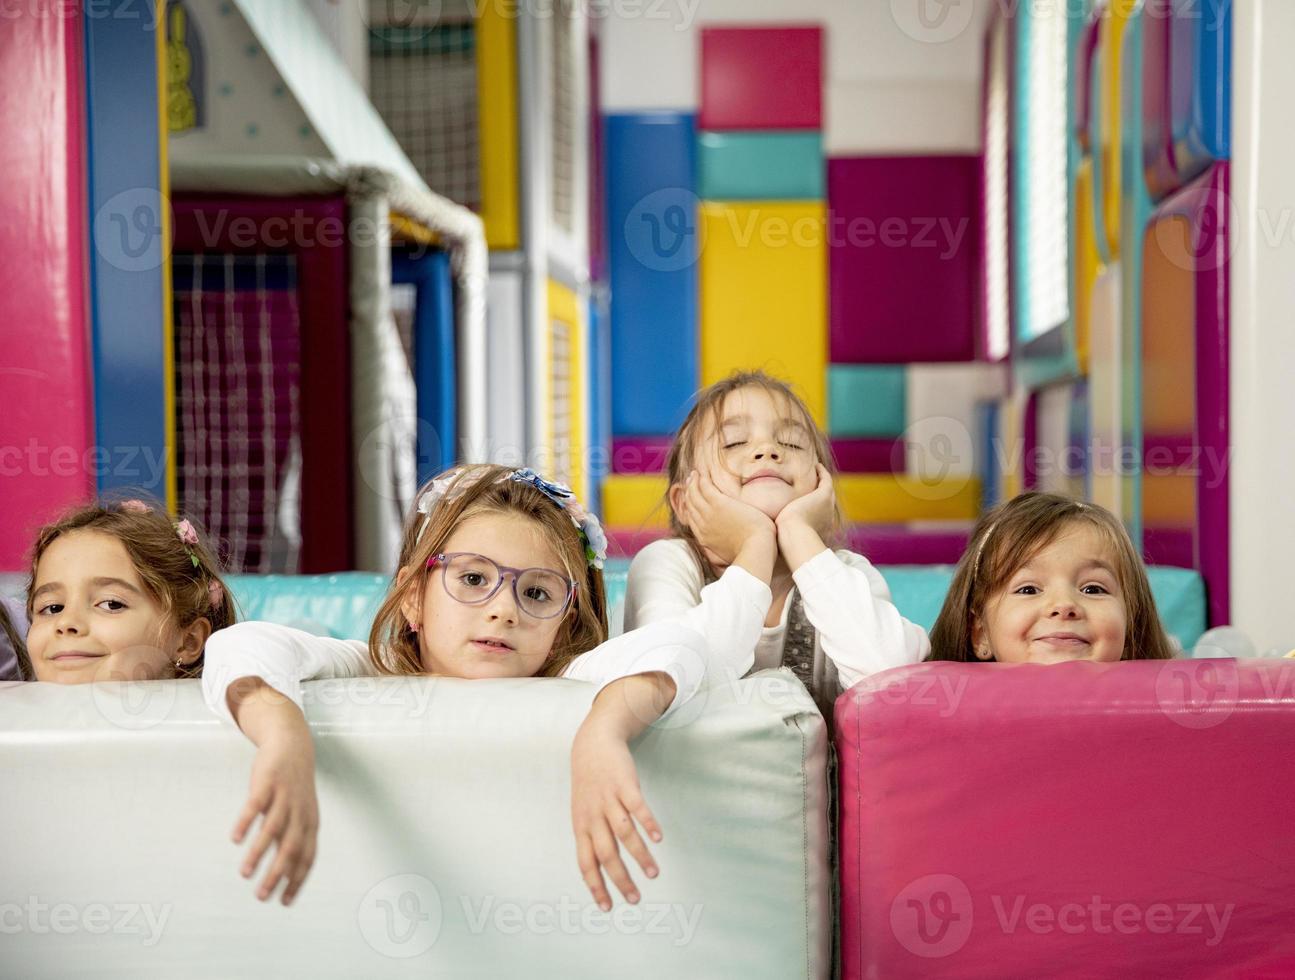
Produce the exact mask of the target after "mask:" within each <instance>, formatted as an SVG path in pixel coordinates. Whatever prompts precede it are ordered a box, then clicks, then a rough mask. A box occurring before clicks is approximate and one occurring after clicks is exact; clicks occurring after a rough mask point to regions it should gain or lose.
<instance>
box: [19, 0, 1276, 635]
mask: <svg viewBox="0 0 1295 980" xmlns="http://www.w3.org/2000/svg"><path fill="white" fill-rule="evenodd" d="M920 6H921V5H920V4H916V3H914V4H908V3H891V4H871V3H868V4H863V3H844V2H836V0H812V2H808V3H797V4H791V3H786V2H778V0H759V2H753V0H745V2H738V0H688V2H684V0H678V2H668V3H661V4H648V5H631V4H616V3H613V4H610V5H603V6H600V7H598V8H597V9H595V8H591V7H588V6H586V5H581V4H578V3H575V2H565V0H563V2H558V3H555V4H552V5H546V6H545V8H544V10H543V11H537V10H536V9H532V8H531V6H528V5H527V4H523V3H511V2H501V3H490V4H474V3H470V2H468V0H444V2H442V3H437V4H410V5H405V6H404V7H402V6H401V5H392V4H388V3H385V2H365V3H361V2H358V0H357V2H355V3H340V2H332V0H281V2H278V0H276V2H274V3H270V2H267V0H165V2H159V3H158V5H157V7H156V8H155V9H154V10H153V11H152V16H140V17H135V18H131V19H128V18H121V17H103V16H99V15H98V14H97V12H96V11H97V8H95V7H92V6H89V5H68V4H63V5H54V4H50V5H48V11H47V12H48V13H49V16H45V17H41V18H32V19H28V20H22V21H19V22H16V23H15V26H14V28H13V30H14V31H16V32H17V33H14V34H12V36H11V38H10V39H11V40H12V41H13V43H9V41H8V40H7V41H6V44H5V45H4V51H3V52H2V53H0V71H3V77H4V78H5V79H8V80H10V82H11V84H10V85H9V86H7V90H8V91H9V92H11V93H12V92H13V91H14V90H15V87H17V86H18V85H19V83H20V82H21V87H22V88H23V90H24V91H27V92H33V91H35V92H37V93H38V95H39V98H40V104H42V105H47V106H53V107H55V110H56V111H55V112H54V115H53V116H52V117H51V118H49V119H45V118H42V120H41V122H40V124H39V125H34V124H33V122H32V118H33V117H32V115H31V108H30V107H31V104H32V103H31V101H30V99H27V98H24V99H16V98H14V97H13V95H12V94H10V95H6V96H5V97H3V98H0V125H2V126H3V127H4V129H5V131H6V133H10V134H13V133H19V134H27V136H26V137H25V138H23V139H9V140H7V142H6V145H7V147H8V148H7V149H6V150H5V151H4V153H5V155H6V160H7V161H8V162H9V164H10V166H9V168H8V173H10V174H11V180H9V181H8V182H7V183H6V190H5V191H4V192H0V209H2V215H0V217H3V220H2V221H0V227H2V228H3V229H4V231H3V232H2V233H0V234H3V235H4V236H6V237H5V238H4V245H3V247H4V251H5V255H6V256H8V257H9V258H10V261H9V262H8V263H7V264H6V271H5V277H6V282H7V283H8V284H9V285H10V288H9V289H8V290H5V291H3V293H2V298H0V302H2V303H3V304H4V316H3V317H0V322H3V323H4V324H5V325H4V327H3V328H0V329H3V331H4V334H3V335H4V341H5V348H6V351H7V363H6V370H5V371H4V373H3V374H0V383H2V384H3V386H4V390H3V397H4V398H5V402H6V404H7V405H12V406H13V410H11V411H8V412H6V413H5V414H4V415H3V417H2V418H0V437H2V438H0V448H3V451H4V452H5V453H6V454H7V455H6V457H5V458H6V460H13V461H14V462H13V466H10V467H9V468H8V469H6V475H5V476H4V478H3V494H4V498H3V504H4V508H3V517H2V518H0V567H3V568H5V569H10V570H18V569H21V567H22V563H23V554H24V550H25V548H26V546H27V544H28V542H29V541H30V534H31V531H32V529H33V528H34V527H35V526H37V525H38V524H39V523H40V522H41V521H43V520H45V519H46V518H48V517H49V516H50V515H51V514H52V513H54V512H56V511H57V510H58V509H60V508H61V507H63V506H65V505H67V504H69V503H71V502H74V501H76V500H80V499H84V498H85V497H87V496H88V495H90V494H92V493H95V492H106V493H116V492H126V491H130V492H136V491H139V490H142V491H144V492H148V493H151V494H153V495H155V496H157V497H159V498H161V499H163V500H165V501H166V502H167V503H168V504H169V505H170V506H172V507H180V508H184V509H185V510H186V511H188V512H192V513H194V515H195V516H196V517H198V518H200V519H201V520H202V521H203V522H204V523H205V524H207V525H208V526H209V527H210V528H211V530H212V531H213V533H214V534H216V536H217V537H218V538H219V539H220V540H221V541H222V542H223V543H224V546H225V547H226V549H227V551H228V553H229V556H230V558H231V562H232V564H233V565H234V566H235V568H236V570H246V571H287V572H293V571H300V572H307V571H330V570H338V569H345V568H355V567H358V568H372V569H386V568H389V567H390V563H391V561H392V559H393V555H394V547H395V542H396V538H397V536H398V533H399V522H400V517H401V514H402V513H403V512H404V511H405V510H406V509H407V508H408V506H409V503H410V501H411V499H412V494H413V493H414V490H415V488H416V486H417V484H418V482H419V481H420V480H422V479H425V478H426V477H427V476H429V475H430V474H431V473H433V472H435V471H436V470H437V469H439V468H441V467H443V466H445V465H448V464H449V463H450V462H452V461H454V460H457V459H470V460H475V459H492V460H497V461H501V462H513V463H516V464H521V463H528V464H530V465H534V466H536V467H537V468H540V469H542V470H545V471H546V472H548V473H550V474H552V475H554V476H556V477H557V478H559V479H562V480H565V481H566V482H569V483H571V484H572V485H573V486H574V487H575V488H576V489H577V491H578V492H579V493H580V494H582V495H583V496H587V497H589V498H590V499H592V500H593V501H595V502H596V505H597V506H599V507H600V508H601V511H602V513H603V515H604V517H605V520H606V522H607V523H608V524H609V526H610V527H611V529H612V532H613V533H612V538H613V546H614V549H615V550H616V551H617V553H618V554H620V555H621V556H625V557H627V556H629V555H632V554H633V552H634V551H635V550H636V549H637V548H638V547H639V546H641V544H642V543H644V542H645V541H647V540H650V539H651V538H653V537H655V536H657V535H659V534H661V533H663V528H664V524H665V510H664V507H663V506H662V502H663V498H664V493H665V489H666V487H665V483H664V479H663V477H662V475H661V468H662V464H663V462H664V456H665V449H666V447H667V446H668V441H669V438H670V436H671V434H672V432H673V431H674V430H675V429H676V427H677V426H678V424H679V422H680V421H681V420H682V418H683V416H684V414H685V412H686V411H687V408H688V406H689V403H690V399H691V398H692V396H693V395H694V393H695V392H696V391H697V390H698V389H699V388H700V387H702V386H704V385H706V384H708V383H710V382H712V381H714V380H716V379H718V378H721V377H723V376H725V375H726V374H728V373H730V372H731V371H734V370H740V369H755V368H761V369H765V370H767V371H770V372H772V373H774V374H777V375H779V376H781V377H785V378H787V379H788V380H790V381H792V382H793V383H794V384H795V385H796V387H797V388H798V390H799V391H800V392H801V394H802V395H803V396H804V397H805V399H806V401H807V402H808V403H809V405H810V406H811V408H812V410H813V412H814V414H815V416H816V418H817V419H818V420H819V421H820V423H821V424H822V425H823V426H824V427H825V428H826V429H827V431H828V432H829V434H830V436H831V440H832V445H833V450H834V452H835V454H836V457H837V462H838V464H839V466H840V468H841V471H842V476H841V479H840V481H839V493H840V497H841V501H842V504H843V506H844V510H845V513H846V516H847V518H848V520H849V523H850V527H849V535H850V540H851V543H852V546H853V547H855V548H856V549H858V550H861V551H863V552H864V553H866V554H868V555H870V556H871V557H873V558H874V560H876V561H878V562H880V563H884V564H892V565H895V564H902V565H913V564H930V563H949V562H952V561H955V560H956V559H957V558H958V556H959V555H960V554H961V552H962V549H963V548H964V546H965V543H966V539H967V534H968V531H969V528H970V526H971V523H972V522H973V521H974V520H975V518H976V516H977V515H978V514H979V513H980V512H981V510H982V509H983V508H984V507H985V506H987V505H990V504H992V503H994V502H995V501H997V500H1000V499H1002V498H1003V497H1004V496H1006V495H1010V494H1012V493H1015V492H1017V491H1019V490H1021V489H1025V488H1030V487H1040V488H1046V489H1055V490H1062V491H1065V492H1070V493H1075V494H1078V495H1081V496H1085V497H1088V498H1090V499H1092V500H1095V501H1097V502H1100V503H1102V504H1104V505H1106V506H1108V507H1111V508H1112V509H1114V510H1116V511H1117V512H1118V513H1120V514H1121V515H1122V516H1123V517H1124V519H1125V521H1126V522H1127V524H1128V526H1129V528H1130V530H1131V532H1132V533H1133V534H1134V536H1135V539H1136V540H1137V541H1138V542H1139V544H1140V545H1141V546H1142V548H1143V549H1144V552H1145V553H1146V555H1147V557H1148V560H1149V561H1151V562H1152V563H1154V564H1158V565H1165V566H1173V567H1181V568H1186V569H1190V570H1193V571H1194V572H1196V573H1197V574H1198V575H1199V582H1200V583H1201V590H1202V591H1201V594H1202V595H1203V596H1204V597H1205V598H1204V599H1203V600H1202V602H1203V603H1204V604H1205V609H1206V613H1207V617H1208V621H1209V622H1211V623H1214V624H1219V623H1226V622H1229V621H1233V620H1237V621H1241V620H1244V621H1245V623H1247V624H1252V625H1254V626H1255V627H1256V628H1255V630H1254V632H1255V633H1256V635H1257V636H1260V637H1262V640H1261V646H1266V645H1268V644H1270V643H1271V644H1276V643H1278V642H1279V639H1280V637H1279V635H1278V634H1279V632H1280V629H1279V627H1278V626H1277V625H1276V624H1275V623H1273V622H1272V621H1271V620H1270V619H1269V618H1268V614H1267V612H1266V611H1265V610H1266V609H1267V608H1268V605H1270V604H1268V603H1264V602H1261V601H1258V600H1255V599H1253V598H1252V596H1253V595H1254V594H1255V593H1254V585H1253V584H1251V585H1249V586H1248V587H1247V588H1246V589H1245V590H1244V592H1245V595H1244V597H1242V596H1241V594H1240V591H1239V590H1238V589H1237V586H1236V583H1237V582H1238V581H1239V580H1240V579H1242V578H1244V579H1245V580H1246V581H1247V582H1250V581H1251V578H1247V576H1250V577H1253V573H1252V571H1251V566H1252V565H1253V562H1252V561H1249V560H1248V558H1249V556H1251V555H1252V554H1253V552H1254V549H1255V548H1256V547H1258V546H1259V543H1260V542H1261V541H1262V540H1263V537H1264V530H1263V528H1264V527H1265V526H1267V527H1268V528H1269V530H1270V532H1271V533H1272V534H1275V535H1276V536H1277V540H1281V541H1288V539H1290V540H1289V543H1290V544H1291V545H1292V546H1295V531H1292V529H1291V528H1290V526H1289V523H1290V522H1289V521H1288V520H1287V519H1286V518H1285V517H1284V516H1283V515H1281V514H1280V513H1276V512H1275V511H1274V507H1273V506H1269V507H1251V506H1250V505H1249V504H1247V505H1246V506H1245V507H1238V506H1237V494H1238V491H1239V488H1238V485H1237V474H1238V473H1245V474H1247V477H1246V481H1247V485H1251V484H1253V483H1254V482H1255V481H1259V482H1260V483H1262V482H1263V480H1264V479H1265V474H1268V473H1273V474H1278V473H1281V472H1284V471H1283V470H1281V469H1280V462H1279V460H1280V459H1281V458H1284V456H1283V454H1282V453H1281V452H1280V451H1279V450H1278V449H1277V448H1276V447H1275V446H1274V444H1273V437H1272V436H1268V437H1264V438H1260V437H1259V436H1256V435H1255V434H1256V433H1263V432H1272V426H1273V425H1274V424H1275V423H1274V422H1273V418H1274V415H1275V414H1276V415H1280V406H1278V407H1276V408H1275V407H1274V406H1273V405H1272V404H1271V403H1270V402H1269V401H1265V400H1264V398H1262V397H1258V396H1257V395H1255V394H1253V392H1255V391H1260V392H1267V391H1269V389H1270V388H1271V387H1272V385H1271V384H1263V383H1261V382H1260V383H1258V387H1257V388H1256V385H1255V383H1250V382H1248V383H1247V385H1246V386H1245V387H1244V388H1240V389H1239V388H1238V381H1237V379H1238V378H1239V377H1240V378H1246V379H1254V378H1262V377H1265V376H1264V375H1263V374H1262V372H1258V373H1256V372H1257V371H1258V368H1257V367H1256V365H1257V364H1258V363H1259V362H1262V361H1264V360H1265V359H1266V356H1267V355H1268V353H1269V352H1272V351H1276V352H1278V356H1275V358H1274V361H1273V363H1274V364H1275V365H1282V364H1288V363H1290V358H1288V357H1287V356H1286V355H1288V354H1289V353H1290V351H1288V350H1287V349H1286V348H1285V347H1283V346H1281V344H1280V343H1279V342H1278V341H1277V340H1275V339H1273V338H1272V337H1270V336H1269V334H1270V333H1271V331H1272V330H1273V329H1274V328H1273V327H1272V326H1271V325H1272V324H1273V323H1276V322H1279V321H1280V318H1281V317H1282V316H1284V315H1287V314H1288V313H1289V311H1290V309H1292V308H1295V303H1292V302H1291V297H1289V296H1287V295H1285V294H1284V293H1282V292H1281V287H1280V285H1278V284H1279V283H1280V282H1282V281H1285V280H1283V278H1282V276H1283V275H1284V273H1283V272H1282V270H1283V269H1284V268H1285V265H1284V264H1283V263H1284V262H1285V258H1286V257H1287V256H1286V248H1287V246H1288V245H1289V244H1290V243H1289V242H1287V241H1286V238H1285V237H1284V236H1283V235H1282V232H1281V228H1283V227H1284V226H1283V225H1281V222H1280V219H1281V215H1282V213H1283V208H1286V207H1287V206H1286V205H1285V204H1283V200H1284V199H1283V198H1282V190H1281V188H1282V187H1283V186H1284V185H1283V184H1282V183H1281V181H1280V180H1279V179H1277V178H1275V177H1273V178H1270V177H1269V176H1268V174H1269V173H1270V172H1271V171H1270V169H1269V168H1268V166H1265V167H1262V168H1258V169H1256V168H1254V167H1253V166H1252V167H1251V169H1250V170H1249V171H1246V172H1242V170H1241V167H1240V166H1239V162H1240V161H1242V160H1249V161H1251V162H1252V163H1253V161H1254V160H1263V161H1269V160H1276V159H1279V158H1280V155H1281V153H1282V152H1284V149H1285V148H1284V146H1283V145H1282V144H1281V143H1280V137H1279V135H1278V134H1277V130H1279V129H1280V128H1281V127H1274V126H1272V125H1270V126H1268V127H1267V128H1264V127H1261V126H1260V125H1259V124H1258V120H1259V118H1260V117H1261V116H1262V115H1263V113H1265V112H1268V113H1271V112H1273V111H1275V109H1274V105H1275V103H1274V102H1273V100H1274V98H1275V96H1274V93H1275V92H1277V91H1279V90H1280V89H1281V88H1282V84H1283V81H1284V76H1283V74H1282V70H1283V69H1282V65H1281V64H1280V59H1275V58H1274V57H1273V56H1271V55H1270V54H1268V53H1267V49H1266V48H1265V46H1264V45H1265V42H1264V41H1263V39H1262V37H1261V36H1260V32H1259V31H1258V30H1257V29H1256V28H1254V26H1253V25H1254V20H1253V17H1252V12H1251V11H1250V10H1247V11H1246V12H1245V13H1244V14H1241V13H1238V12H1237V11H1235V10H1234V9H1233V5H1232V4H1229V3H1226V2H1223V0H1182V2H1175V3H1168V2H1163V3H1161V2H1145V3H1133V2H1117V0H1109V2H1105V0H1091V2H1087V3H1057V4H1047V3H1044V4H1000V3H995V2H989V0H983V2H977V3H970V2H968V3H964V4H959V5H950V6H949V7H948V8H947V9H946V11H945V14H946V16H942V17H937V18H931V17H923V16H922V15H921V14H922V11H921V10H920V9H919V8H920ZM43 9H44V8H43ZM1265 9H1266V8H1265ZM1269 16H1270V17H1279V16H1282V15H1280V14H1277V13H1270V14H1269ZM1234 20H1235V21H1236V25H1235V28H1234ZM7 37H8V36H7ZM1243 58H1251V59H1252V60H1254V59H1258V60H1257V61H1255V64H1256V65H1257V67H1256V69H1255V73H1254V75H1253V76H1252V77H1250V78H1247V79H1244V80H1243V79H1239V78H1238V79H1237V81H1236V83H1235V84H1234V81H1233V72H1232V64H1233V62H1234V61H1235V62H1237V63H1244V62H1243ZM49 159H54V160H57V161H58V163H59V166H58V167H56V168H54V169H52V170H51V169H50V168H49V167H48V166H45V165H43V163H42V161H46V160H49ZM1234 160H1235V161H1238V162H1236V163H1234ZM1242 287H1243V288H1242ZM1270 287H1271V288H1270ZM1239 290H1240V291H1239ZM1274 317H1276V318H1274ZM36 338H41V344H40V347H39V354H38V352H37V346H36V344H35V343H34V341H35V339H36ZM1238 345H1241V346H1240V347H1238ZM1238 350H1242V351H1244V352H1245V355H1244V358H1242V359H1241V360H1238ZM1265 366H1266V365H1265ZM1278 369H1279V368H1278V367H1273V368H1270V369H1269V370H1278ZM1265 440H1266V441H1265ZM55 449H57V450H58V451H59V452H60V453H61V455H60V457H59V458H60V459H61V460H64V461H65V462H66V461H67V460H70V461H71V462H67V463H66V465H61V464H60V465H58V466H55V465H53V462H52V459H53V457H52V455H50V454H51V452H52V451H53V450H55ZM42 453H44V455H45V456H46V457H48V459H46V460H45V461H43V462H42V461H41V460H37V459H36V456H40V455H41V454H42ZM9 470H13V472H12V473H10V472H9ZM1274 506H1275V505H1274ZM1237 602H1240V603H1241V604H1242V605H1241V606H1239V607H1238V606H1236V603H1237ZM1237 608H1243V609H1245V610H1246V612H1245V614H1244V615H1243V616H1238V615H1237V614H1236V610H1237ZM1282 635H1283V636H1284V634H1282Z"/></svg>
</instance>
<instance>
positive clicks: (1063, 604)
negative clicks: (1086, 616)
mask: <svg viewBox="0 0 1295 980" xmlns="http://www.w3.org/2000/svg"><path fill="white" fill-rule="evenodd" d="M1050 615H1052V616H1057V617H1060V618H1062V619H1075V618H1077V617H1078V616H1079V604H1078V603H1077V602H1075V600H1074V599H1072V598H1071V597H1070V596H1062V597H1061V598H1058V599H1056V600H1054V601H1053V603H1052V612H1051V613H1050Z"/></svg>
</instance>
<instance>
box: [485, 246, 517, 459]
mask: <svg viewBox="0 0 1295 980" xmlns="http://www.w3.org/2000/svg"><path fill="white" fill-rule="evenodd" d="M522 295H523V289H522V274H521V273H520V272H517V271H515V270H508V269H491V270H490V279H489V281H488V282H487V284H486V328H487V329H486V342H487V345H488V346H487V363H488V364H489V370H490V411H489V413H488V416H487V418H488V423H487V424H488V427H489V428H488V431H489V433H490V435H489V441H490V444H489V446H488V447H486V448H485V449H484V450H483V451H479V452H476V453H474V455H473V456H472V457H471V458H473V459H485V460H488V461H489V462H492V463H501V464H503V465H506V466H520V465H521V461H522V460H524V459H525V458H526V368H525V363H524V361H523V358H524V356H525V351H526V337H525V326H524V320H523V317H522Z"/></svg>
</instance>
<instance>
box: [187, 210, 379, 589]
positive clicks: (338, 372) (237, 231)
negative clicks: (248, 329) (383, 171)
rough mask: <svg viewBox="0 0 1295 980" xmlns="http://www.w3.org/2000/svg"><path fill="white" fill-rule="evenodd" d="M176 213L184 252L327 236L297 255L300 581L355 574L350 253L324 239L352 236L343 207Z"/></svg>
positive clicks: (241, 249) (252, 248)
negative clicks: (295, 230) (298, 230)
mask: <svg viewBox="0 0 1295 980" xmlns="http://www.w3.org/2000/svg"><path fill="white" fill-rule="evenodd" d="M173 203H174V207H175V236H176V237H175V243H176V251H177V252H181V251H185V252H199V251H221V252H230V253H235V254H238V253H247V252H252V253H255V252H257V251H262V250H265V249H266V248H267V247H269V245H270V244H271V243H274V242H282V241H283V240H285V239H286V238H287V236H286V235H285V233H284V231H283V229H284V228H285V227H292V224H291V222H293V221H296V222H297V223H298V224H299V225H301V226H302V227H304V228H307V229H320V231H319V233H318V234H317V235H314V236H312V237H311V238H310V240H309V243H306V242H303V243H302V246H301V247H299V248H296V249H294V254H295V256H296V272H297V287H298V307H299V313H300V319H301V322H302V323H303V324H309V325H310V327H309V329H307V330H303V331H302V334H301V344H302V346H301V378H302V383H301V388H300V400H299V406H300V407H299V412H300V419H301V488H302V492H301V557H300V571H301V572H303V573H312V572H332V571H346V570H349V569H351V568H354V567H355V554H356V552H355V542H354V541H353V540H352V538H353V535H352V525H353V520H354V517H353V505H354V493H355V490H354V473H353V469H352V463H351V460H352V453H351V447H352V427H351V356H350V351H351V337H350V325H349V324H348V322H347V318H348V313H349V310H350V297H349V287H350V261H349V258H348V254H347V249H346V243H345V242H344V241H341V240H339V239H338V238H337V236H335V235H330V234H328V233H326V230H327V229H335V228H342V227H345V222H346V220H347V206H346V202H345V201H344V200H343V199H342V198H340V197H302V198H268V197H267V198H241V199H235V198H226V197H198V196H195V195H182V196H177V197H176V198H175V199H174V202H173ZM221 217H223V218H224V220H223V221H222V220H220V218H221ZM283 222H288V224H287V225H285V224H282V223H283ZM289 244H292V243H291V242H289ZM393 329H394V326H393Z"/></svg>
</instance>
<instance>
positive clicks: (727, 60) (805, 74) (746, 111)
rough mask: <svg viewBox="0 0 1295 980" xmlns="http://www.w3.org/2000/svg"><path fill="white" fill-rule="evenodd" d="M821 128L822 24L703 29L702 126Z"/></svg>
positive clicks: (700, 125) (721, 128)
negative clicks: (815, 25)
mask: <svg viewBox="0 0 1295 980" xmlns="http://www.w3.org/2000/svg"><path fill="white" fill-rule="evenodd" d="M774 80H776V82H774ZM822 127H823V31H822V29H821V28H818V27H706V28H703V29H702V32H701V114H700V119H699V121H698V125H697V128H698V129H703V130H725V129H822Z"/></svg>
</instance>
